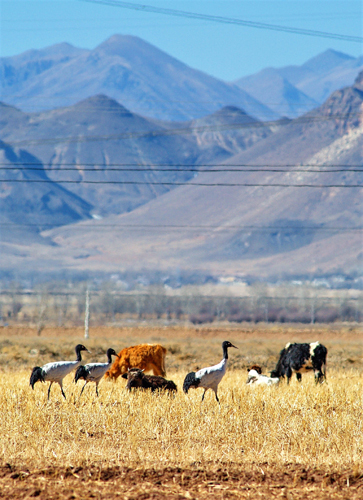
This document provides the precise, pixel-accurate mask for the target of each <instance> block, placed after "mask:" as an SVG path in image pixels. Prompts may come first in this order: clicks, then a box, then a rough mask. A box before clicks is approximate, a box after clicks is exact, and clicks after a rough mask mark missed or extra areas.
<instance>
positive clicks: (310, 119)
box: [6, 113, 360, 146]
mask: <svg viewBox="0 0 363 500" xmlns="http://www.w3.org/2000/svg"><path fill="white" fill-rule="evenodd" d="M352 116H360V114H359V113H347V114H336V115H329V116H302V117H300V118H296V119H295V120H290V119H282V120H277V121H270V122H259V121H256V122H252V123H238V124H226V125H212V126H200V127H178V128H170V129H168V128H167V129H160V130H149V131H144V132H124V133H122V134H115V135H104V136H102V135H100V136H84V135H83V136H75V137H74V136H68V137H52V138H50V137H48V138H42V139H24V140H21V141H11V140H10V141H6V143H7V144H9V145H12V146H22V145H29V144H51V143H54V142H56V143H60V142H67V143H80V142H93V141H95V142H97V141H110V140H124V139H142V138H153V137H163V136H166V137H167V136H176V135H185V134H193V133H202V132H216V131H217V132H218V131H222V130H239V129H245V128H247V129H248V128H262V127H271V126H274V127H276V126H283V125H290V124H293V125H299V124H302V123H320V122H324V121H330V120H340V119H341V120H343V119H346V118H348V117H352Z"/></svg>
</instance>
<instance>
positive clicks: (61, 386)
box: [58, 382, 67, 399]
mask: <svg viewBox="0 0 363 500" xmlns="http://www.w3.org/2000/svg"><path fill="white" fill-rule="evenodd" d="M58 383H59V385H60V388H61V391H62V396H63V397H64V399H67V398H66V395H65V394H64V391H63V384H62V382H58Z"/></svg>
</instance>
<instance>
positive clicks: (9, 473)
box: [0, 463, 363, 500]
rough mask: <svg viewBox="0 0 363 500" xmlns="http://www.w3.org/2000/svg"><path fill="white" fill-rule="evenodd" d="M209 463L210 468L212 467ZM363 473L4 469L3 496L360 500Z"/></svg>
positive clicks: (292, 467) (294, 468) (262, 468)
mask: <svg viewBox="0 0 363 500" xmlns="http://www.w3.org/2000/svg"><path fill="white" fill-rule="evenodd" d="M208 465H209V466H208ZM362 496H363V473H362V471H359V470H358V469H355V470H352V469H351V470H349V469H348V470H343V471H340V472H337V471H333V470H329V469H323V468H321V469H318V468H312V467H309V466H302V465H297V464H286V465H285V466H284V467H274V466H271V465H268V464H264V463H262V464H258V465H257V464H256V465H253V464H248V465H246V464H244V465H241V466H236V465H234V464H221V465H219V466H215V465H214V464H205V465H204V466H201V465H194V467H189V468H181V467H166V468H158V469H156V468H149V469H143V468H142V467H137V466H135V467H134V468H128V467H103V468H102V467H95V466H89V467H46V468H41V469H31V468H28V467H22V468H20V467H14V466H10V465H9V464H7V465H4V466H1V467H0V498H4V499H9V500H11V499H14V500H15V499H27V498H39V499H42V500H47V499H59V500H63V499H69V500H71V499H77V498H80V499H81V498H84V499H85V498H98V499H106V498H122V499H128V500H140V499H149V498H150V499H172V500H174V499H178V500H179V499H183V498H189V499H198V498H214V499H227V498H243V499H244V498H246V499H249V498H262V499H269V498H280V499H284V498H285V499H288V500H289V499H293V500H300V499H301V500H302V499H305V498H310V499H313V500H314V499H316V500H318V499H322V500H328V499H332V498H334V499H342V500H343V499H344V500H348V499H349V500H358V499H361V498H362Z"/></svg>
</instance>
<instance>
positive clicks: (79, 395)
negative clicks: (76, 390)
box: [79, 380, 88, 397]
mask: <svg viewBox="0 0 363 500" xmlns="http://www.w3.org/2000/svg"><path fill="white" fill-rule="evenodd" d="M87 384H88V380H86V383H85V384H84V386H83V387H82V390H81V394H80V395H79V397H81V396H82V392H83V389H84V388H85V387H86V385H87Z"/></svg>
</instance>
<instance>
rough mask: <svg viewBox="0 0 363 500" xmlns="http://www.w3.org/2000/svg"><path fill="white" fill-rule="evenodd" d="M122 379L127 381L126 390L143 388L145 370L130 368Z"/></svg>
mask: <svg viewBox="0 0 363 500" xmlns="http://www.w3.org/2000/svg"><path fill="white" fill-rule="evenodd" d="M122 378H125V379H127V384H126V389H128V390H129V391H131V389H132V388H133V387H142V380H143V378H144V370H140V368H130V369H129V370H128V371H127V373H124V374H123V375H122Z"/></svg>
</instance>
